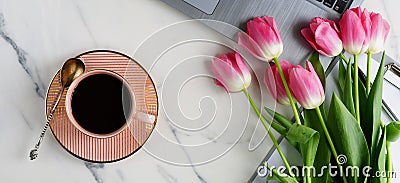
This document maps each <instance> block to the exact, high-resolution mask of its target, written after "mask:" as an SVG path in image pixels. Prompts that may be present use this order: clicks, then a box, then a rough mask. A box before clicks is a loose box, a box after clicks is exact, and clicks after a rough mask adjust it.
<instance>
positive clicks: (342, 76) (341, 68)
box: [338, 58, 346, 94]
mask: <svg viewBox="0 0 400 183" xmlns="http://www.w3.org/2000/svg"><path fill="white" fill-rule="evenodd" d="M338 74H339V87H340V91H341V92H342V94H343V92H344V82H345V79H346V68H345V67H344V64H343V60H342V58H340V60H339V73H338Z"/></svg>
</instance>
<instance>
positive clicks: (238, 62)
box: [211, 53, 251, 92]
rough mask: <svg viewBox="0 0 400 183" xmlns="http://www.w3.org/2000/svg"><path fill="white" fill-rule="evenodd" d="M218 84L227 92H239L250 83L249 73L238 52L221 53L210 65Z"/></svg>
mask: <svg viewBox="0 0 400 183" xmlns="http://www.w3.org/2000/svg"><path fill="white" fill-rule="evenodd" d="M211 69H212V72H213V73H214V75H215V78H216V80H215V82H216V84H217V85H218V86H222V87H224V88H225V90H226V91H227V92H240V91H242V90H243V89H245V88H247V87H248V86H249V85H250V83H251V74H250V71H249V69H248V68H247V66H246V64H245V63H244V61H243V59H242V57H241V56H240V55H239V53H227V54H221V55H220V56H219V58H214V59H213V62H212V66H211Z"/></svg>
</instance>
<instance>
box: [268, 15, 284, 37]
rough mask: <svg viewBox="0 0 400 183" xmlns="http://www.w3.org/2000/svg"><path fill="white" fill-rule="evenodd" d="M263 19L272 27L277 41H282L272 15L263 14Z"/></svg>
mask: <svg viewBox="0 0 400 183" xmlns="http://www.w3.org/2000/svg"><path fill="white" fill-rule="evenodd" d="M263 19H264V20H265V22H267V24H268V25H269V26H270V27H271V28H272V30H273V31H274V33H275V38H276V40H277V41H278V42H282V39H281V35H280V33H279V29H278V26H277V25H276V22H275V19H274V18H273V17H269V16H264V17H263Z"/></svg>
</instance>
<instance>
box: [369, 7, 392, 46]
mask: <svg viewBox="0 0 400 183" xmlns="http://www.w3.org/2000/svg"><path fill="white" fill-rule="evenodd" d="M370 18H371V23H372V25H371V40H370V42H369V47H368V52H369V53H372V54H375V53H379V52H381V51H383V50H384V46H385V42H386V38H387V35H388V34H389V30H390V26H389V23H388V22H387V21H386V20H385V19H383V18H382V16H381V15H380V14H379V13H371V14H370Z"/></svg>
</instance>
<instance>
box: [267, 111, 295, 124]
mask: <svg viewBox="0 0 400 183" xmlns="http://www.w3.org/2000/svg"><path fill="white" fill-rule="evenodd" d="M264 109H265V111H267V113H268V114H269V115H271V116H272V117H273V118H274V119H275V120H276V121H277V122H279V123H280V124H281V125H283V126H284V127H285V128H290V127H291V126H292V124H293V123H292V122H291V121H290V120H289V119H287V118H286V117H285V116H283V115H282V114H279V113H278V112H275V111H273V110H271V109H268V108H267V107H264Z"/></svg>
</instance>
